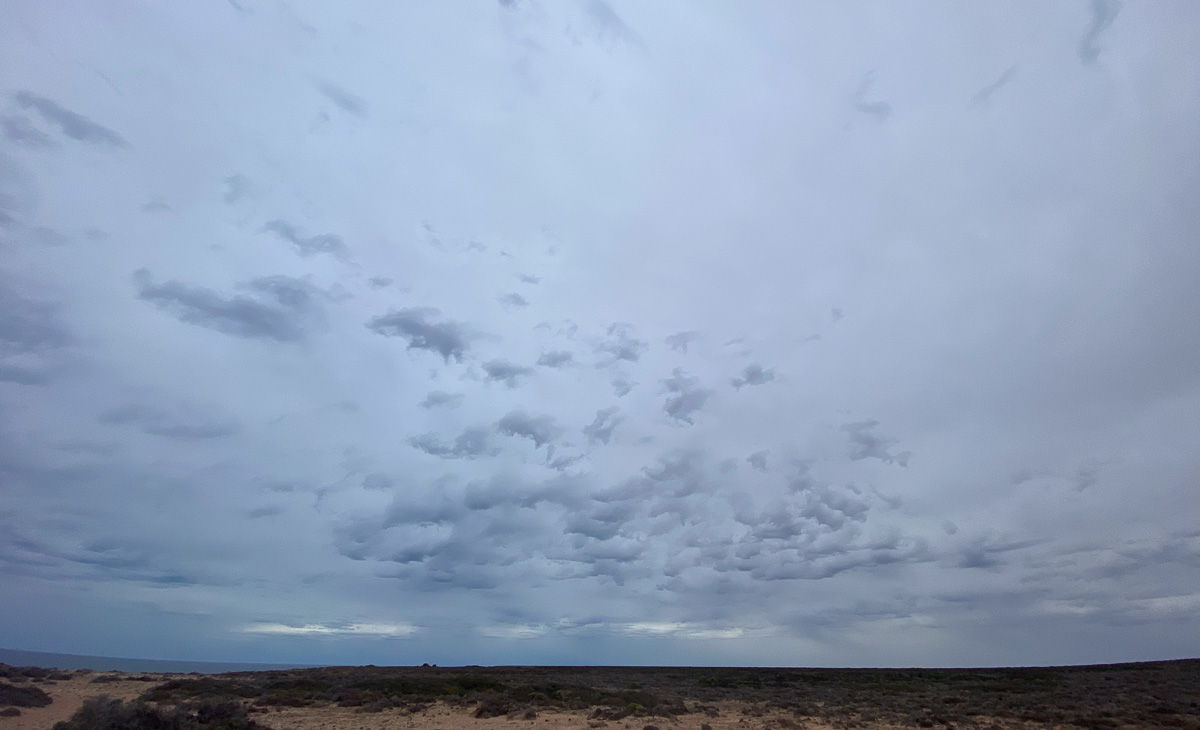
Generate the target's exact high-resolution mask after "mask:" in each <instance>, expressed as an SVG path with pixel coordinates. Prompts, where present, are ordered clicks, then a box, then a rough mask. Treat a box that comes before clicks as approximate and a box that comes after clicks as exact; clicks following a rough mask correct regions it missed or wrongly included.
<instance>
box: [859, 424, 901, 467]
mask: <svg viewBox="0 0 1200 730" xmlns="http://www.w3.org/2000/svg"><path fill="white" fill-rule="evenodd" d="M877 426H879V421H875V420H869V421H857V422H855V423H847V424H845V425H843V426H842V430H843V431H845V432H846V433H847V434H849V436H850V460H851V461H860V460H862V459H879V460H880V461H882V462H883V463H885V464H899V465H900V466H908V460H909V458H910V457H911V456H912V452H911V451H900V452H897V453H892V452H891V451H890V450H889V449H891V447H892V446H895V445H896V444H897V443H899V442H898V441H897V440H896V439H892V438H887V437H885V436H879V435H877V434H876V433H875V428H876V427H877Z"/></svg>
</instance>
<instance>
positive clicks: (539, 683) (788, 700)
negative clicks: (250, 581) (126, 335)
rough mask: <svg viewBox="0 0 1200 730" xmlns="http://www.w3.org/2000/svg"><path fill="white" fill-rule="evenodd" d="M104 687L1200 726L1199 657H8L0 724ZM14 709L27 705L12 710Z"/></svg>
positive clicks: (447, 712) (330, 727) (470, 703)
mask: <svg viewBox="0 0 1200 730" xmlns="http://www.w3.org/2000/svg"><path fill="white" fill-rule="evenodd" d="M38 690H40V692H41V693H44V694H40V693H39V692H38ZM101 695H104V696H107V697H108V698H112V699H119V700H122V701H125V702H132V701H138V700H140V701H143V702H145V703H148V704H150V705H151V706H154V707H158V708H163V709H166V710H170V709H175V708H182V709H183V710H185V711H190V708H197V707H199V706H200V705H202V704H206V703H207V704H208V705H209V706H212V705H214V704H221V705H224V706H226V707H227V708H228V707H232V708H233V710H234V711H236V713H237V714H238V716H239V717H240V718H241V719H240V720H238V721H237V722H239V723H241V724H239V725H236V726H237V727H242V728H270V729H271V730H286V729H288V728H291V729H293V730H352V729H353V730H358V729H363V730H368V729H375V728H379V729H382V728H412V729H414V730H450V729H451V728H480V730H510V729H511V730H518V729H519V730H567V729H568V728H570V729H572V730H574V729H578V730H594V729H598V728H609V729H610V730H650V729H651V728H653V729H656V730H801V729H804V728H807V729H809V730H823V729H825V728H838V729H845V728H878V729H881V730H882V729H884V728H987V729H992V728H1006V729H1007V728H1064V729H1068V728H1070V729H1073V728H1085V729H1088V730H1125V729H1132V728H1185V729H1186V728H1192V729H1196V730H1200V660H1182V661H1172V662H1149V663H1142V664H1115V665H1102V666H1089V667H1051V668H1018V669H787V668H738V669H730V668H692V667H689V668H677V667H442V668H439V667H431V666H423V667H374V666H368V667H327V668H320V669H298V670H282V671H269V672H233V673H228V674H216V675H199V674H188V675H185V674H131V673H121V672H92V671H86V670H76V671H57V670H46V669H38V668H20V667H8V666H5V665H0V730H43V729H44V730H49V728H52V727H53V726H54V724H55V723H56V722H59V721H62V720H66V719H67V718H69V717H71V715H72V714H73V713H74V712H75V711H76V710H78V709H79V707H80V706H81V705H82V704H83V703H84V701H85V700H87V699H88V698H93V697H98V696H101ZM39 697H40V698H41V699H40V700H38V701H32V700H33V699H34V698H39ZM45 698H49V700H50V701H49V703H48V704H47V703H45ZM38 704H41V705H42V706H36V705H38ZM6 708H15V709H16V710H17V712H19V714H13V713H12V711H11V710H9V711H8V713H7V716H5V710H6ZM243 712H244V713H245V714H244V715H242V713H243ZM234 726H235V725H211V727H234ZM200 727H210V726H208V725H200ZM73 730H74V728H73Z"/></svg>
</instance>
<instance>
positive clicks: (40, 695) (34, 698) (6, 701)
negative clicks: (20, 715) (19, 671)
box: [0, 682, 53, 707]
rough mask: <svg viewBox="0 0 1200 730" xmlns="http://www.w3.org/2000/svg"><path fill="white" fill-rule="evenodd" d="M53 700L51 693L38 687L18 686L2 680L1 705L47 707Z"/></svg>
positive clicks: (0, 685) (0, 686) (0, 683)
mask: <svg viewBox="0 0 1200 730" xmlns="http://www.w3.org/2000/svg"><path fill="white" fill-rule="evenodd" d="M51 702H53V700H52V699H51V698H50V695H48V694H46V693H45V691H43V690H42V689H40V688H38V687H18V686H17V685H15V684H9V683H8V682H0V705H7V706H9V707H45V706H46V705H48V704H50V703H51Z"/></svg>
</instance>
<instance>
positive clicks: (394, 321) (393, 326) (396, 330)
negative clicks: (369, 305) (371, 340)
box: [367, 307, 471, 362]
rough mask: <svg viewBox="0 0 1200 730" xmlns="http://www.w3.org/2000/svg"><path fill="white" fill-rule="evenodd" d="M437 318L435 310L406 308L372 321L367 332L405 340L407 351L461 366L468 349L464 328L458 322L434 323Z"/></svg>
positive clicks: (466, 331)
mask: <svg viewBox="0 0 1200 730" xmlns="http://www.w3.org/2000/svg"><path fill="white" fill-rule="evenodd" d="M439 315H441V311H439V310H438V309H437V308H435V307H408V308H405V309H400V310H397V311H392V312H389V313H387V314H383V315H379V316H377V317H374V318H372V319H371V321H370V322H368V323H367V328H368V329H370V330H371V331H373V332H375V333H377V334H381V335H384V336H387V337H400V338H403V339H405V340H407V341H408V349H410V350H414V349H415V350H429V351H430V352H436V353H437V354H439V355H441V356H442V359H443V360H445V361H446V362H450V361H451V360H454V361H456V362H462V360H463V358H464V357H465V356H466V353H467V350H468V349H469V347H470V339H471V335H470V334H469V333H468V328H467V326H466V325H465V324H462V323H460V322H454V321H449V320H442V321H434V318H435V317H438V316H439Z"/></svg>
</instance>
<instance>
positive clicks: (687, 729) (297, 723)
mask: <svg viewBox="0 0 1200 730" xmlns="http://www.w3.org/2000/svg"><path fill="white" fill-rule="evenodd" d="M100 674H110V675H116V676H121V677H130V676H134V675H127V674H121V673H118V672H97V673H95V674H89V675H80V676H76V677H74V678H72V679H69V680H60V681H57V682H40V683H36V684H35V686H37V687H41V688H42V689H43V690H45V691H46V692H47V693H48V694H49V695H50V696H51V697H53V698H54V702H53V703H52V704H50V705H48V706H46V707H33V708H22V709H21V714H20V716H18V717H0V730H50V728H51V727H53V726H54V723H56V722H58V721H59V720H65V719H67V718H68V717H70V716H71V715H72V714H74V712H75V710H77V709H79V706H80V705H82V704H83V702H84V700H86V699H88V698H90V697H96V696H98V695H108V696H109V697H112V698H114V699H122V700H132V699H134V698H136V697H137V696H138V695H140V694H142V693H143V692H145V691H146V690H147V689H148V688H150V687H153V686H154V683H152V682H145V681H134V680H131V679H122V680H121V681H116V682H104V683H101V684H97V683H94V682H93V681H92V680H93V679H94V678H95V677H96V676H99V675H100ZM144 676H153V677H155V678H156V680H157V681H158V682H162V681H166V679H168V678H169V675H144ZM744 706H745V705H743V704H742V703H737V702H731V703H722V704H721V705H719V711H720V715H719V716H718V717H709V716H707V715H705V714H701V713H694V714H689V715H682V716H680V717H678V718H675V719H671V718H659V717H640V718H639V717H630V718H626V719H624V720H617V721H609V722H605V721H602V720H589V719H588V713H587V712H582V711H581V712H542V713H540V714H539V715H538V716H537V717H536V718H534V719H532V720H526V719H515V718H514V719H510V718H507V717H493V718H487V719H477V718H475V717H473V716H472V714H471V713H472V711H473V708H472V707H453V706H448V705H443V704H436V705H434V706H433V707H431V708H429V709H428V710H426V711H424V712H420V713H417V714H410V713H408V712H407V711H405V710H401V709H390V710H386V711H384V712H359V711H357V710H356V709H355V708H351V707H284V708H277V709H276V708H272V709H271V710H270V711H268V712H255V713H253V714H252V715H251V717H253V718H254V719H255V720H256V721H257V722H258V723H260V724H261V725H263V726H265V727H268V728H271V730H461V729H462V728H472V730H646V729H647V728H648V727H651V726H652V727H653V728H657V730H834V726H833V725H829V724H827V723H825V722H821V721H819V720H812V719H797V718H794V717H793V716H792V715H791V714H790V713H783V712H778V711H768V712H766V713H765V714H762V715H761V716H754V715H746V714H744V713H743V712H742V709H743V707H744ZM980 719H982V718H980ZM854 726H855V727H859V728H863V729H864V730H868V729H869V730H900V729H901V728H903V727H905V726H897V725H890V724H881V723H856V724H855V725H854ZM995 727H997V728H1005V729H1008V728H1014V729H1015V728H1027V727H1033V725H1028V724H1026V723H1021V722H1003V723H997V724H996V725H995Z"/></svg>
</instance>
